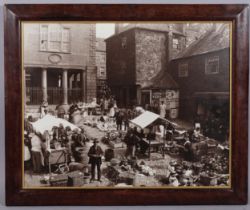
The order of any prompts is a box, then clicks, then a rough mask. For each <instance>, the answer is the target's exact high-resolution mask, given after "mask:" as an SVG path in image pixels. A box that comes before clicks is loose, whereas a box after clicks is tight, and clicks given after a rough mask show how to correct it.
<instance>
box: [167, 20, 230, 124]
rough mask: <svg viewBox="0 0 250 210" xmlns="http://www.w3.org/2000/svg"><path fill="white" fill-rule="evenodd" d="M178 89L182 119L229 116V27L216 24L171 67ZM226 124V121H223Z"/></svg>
mask: <svg viewBox="0 0 250 210" xmlns="http://www.w3.org/2000/svg"><path fill="white" fill-rule="evenodd" d="M169 69H170V74H171V75H172V77H173V78H174V80H175V81H176V82H177V83H178V85H179V91H180V93H179V94H180V102H179V104H180V106H179V115H180V117H181V118H185V119H189V120H190V119H195V118H196V117H197V116H198V117H202V118H204V117H207V116H208V115H211V114H212V115H219V113H220V115H221V116H224V117H226V118H228V115H229V96H230V94H229V90H230V89H229V88H230V87H229V84H230V82H229V81H230V72H229V69H230V49H229V25H228V24H223V25H222V24H216V25H214V27H211V28H210V30H208V31H207V32H206V33H205V34H204V35H203V36H201V37H200V39H199V40H197V41H195V42H194V43H192V44H191V45H190V46H189V47H188V48H186V49H185V50H184V51H183V52H181V53H180V54H179V55H178V56H177V57H176V58H175V59H173V60H172V61H171V63H170V68H169ZM224 120H225V122H228V119H224Z"/></svg>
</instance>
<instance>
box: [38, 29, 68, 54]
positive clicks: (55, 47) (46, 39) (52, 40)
mask: <svg viewBox="0 0 250 210" xmlns="http://www.w3.org/2000/svg"><path fill="white" fill-rule="evenodd" d="M40 50H41V51H49V52H65V53H69V52H70V28H67V27H63V26H61V25H59V24H48V25H44V24H43V25H40Z"/></svg>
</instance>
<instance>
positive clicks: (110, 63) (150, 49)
mask: <svg viewBox="0 0 250 210" xmlns="http://www.w3.org/2000/svg"><path fill="white" fill-rule="evenodd" d="M181 26H182V25H181V24H125V25H124V24H118V25H116V30H115V32H116V34H115V35H113V36H111V37H109V38H108V39H106V50H107V82H108V85H109V86H110V88H111V90H112V93H113V94H114V95H115V96H116V99H117V102H118V106H131V105H133V104H141V103H142V102H143V103H148V102H150V101H151V99H152V98H151V97H152V95H150V94H149V96H148V94H146V93H144V94H142V92H145V91H143V90H144V89H145V88H147V87H149V86H151V88H152V89H153V88H154V87H153V86H152V81H153V78H154V77H156V76H157V75H158V74H160V73H161V72H166V71H167V64H168V62H169V60H171V59H173V58H174V57H175V56H176V55H177V54H178V53H179V52H180V51H181V50H183V49H184V48H185V36H184V35H183V33H182V32H183V30H182V27H181ZM163 75H164V76H163V77H165V76H166V77H171V76H170V75H169V74H163ZM170 80H172V79H170ZM168 88H170V89H172V88H174V89H175V88H176V86H175V85H174V86H173V87H168ZM145 94H146V95H147V96H146V95H145ZM143 97H144V98H143ZM145 97H146V98H149V100H147V102H145ZM142 105H145V104H142Z"/></svg>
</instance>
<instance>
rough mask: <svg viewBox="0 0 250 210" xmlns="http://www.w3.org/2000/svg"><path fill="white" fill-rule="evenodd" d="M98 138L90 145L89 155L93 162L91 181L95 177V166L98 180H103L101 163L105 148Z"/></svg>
mask: <svg viewBox="0 0 250 210" xmlns="http://www.w3.org/2000/svg"><path fill="white" fill-rule="evenodd" d="M98 142H99V141H98V140H97V139H96V138H95V139H94V141H93V143H94V145H93V146H91V147H90V149H89V152H88V156H89V164H91V180H90V181H91V182H92V181H94V179H95V168H96V167H97V176H98V181H99V182H101V164H102V158H101V157H102V155H103V150H102V148H101V147H100V146H99V145H98Z"/></svg>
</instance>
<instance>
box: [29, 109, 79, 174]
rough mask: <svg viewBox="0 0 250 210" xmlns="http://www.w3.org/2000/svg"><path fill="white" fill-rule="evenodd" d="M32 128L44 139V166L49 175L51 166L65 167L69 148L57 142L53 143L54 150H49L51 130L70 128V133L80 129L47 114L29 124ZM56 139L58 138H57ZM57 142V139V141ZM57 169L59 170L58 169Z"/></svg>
mask: <svg viewBox="0 0 250 210" xmlns="http://www.w3.org/2000/svg"><path fill="white" fill-rule="evenodd" d="M31 124H32V126H33V130H34V131H35V132H36V133H40V134H42V135H43V136H44V138H45V139H46V147H47V148H46V150H47V161H46V164H47V165H48V168H49V173H51V171H52V170H51V166H52V165H53V166H57V168H58V167H59V166H60V165H62V164H64V165H67V163H68V161H69V160H68V157H69V154H68V153H69V148H67V147H66V146H65V145H64V146H62V145H61V144H60V143H59V142H55V144H54V148H51V141H52V135H53V134H52V130H53V129H54V128H55V127H60V126H62V127H63V128H66V127H68V128H70V130H71V131H73V130H75V131H76V130H78V131H80V128H78V127H77V126H75V125H74V124H72V123H70V122H68V121H67V120H64V119H61V118H56V117H54V116H51V115H49V114H47V115H45V116H44V117H43V118H41V119H39V120H37V121H36V122H34V123H31ZM57 138H58V137H57ZM57 140H58V139H57ZM58 169H59V168H58Z"/></svg>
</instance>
